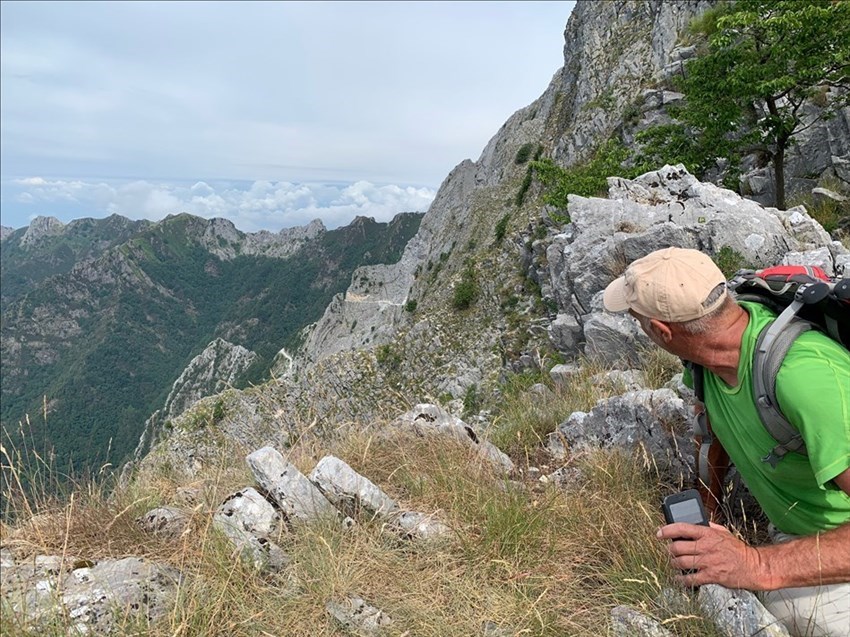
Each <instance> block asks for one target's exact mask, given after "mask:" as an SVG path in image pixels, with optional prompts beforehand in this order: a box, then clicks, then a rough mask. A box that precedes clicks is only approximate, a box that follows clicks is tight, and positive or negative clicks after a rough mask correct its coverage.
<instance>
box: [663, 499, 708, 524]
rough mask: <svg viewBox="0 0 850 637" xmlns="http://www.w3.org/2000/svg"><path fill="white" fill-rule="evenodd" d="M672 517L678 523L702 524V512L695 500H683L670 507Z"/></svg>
mask: <svg viewBox="0 0 850 637" xmlns="http://www.w3.org/2000/svg"><path fill="white" fill-rule="evenodd" d="M670 515H671V516H672V517H673V519H674V520H675V521H676V522H688V523H690V524H702V522H703V518H702V511H700V508H699V502H697V501H696V500H694V499H690V500H682V501H681V502H676V503H675V504H671V505H670Z"/></svg>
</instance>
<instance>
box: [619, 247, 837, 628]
mask: <svg viewBox="0 0 850 637" xmlns="http://www.w3.org/2000/svg"><path fill="white" fill-rule="evenodd" d="M603 302H604V305H605V308H606V309H607V310H608V311H611V312H624V311H627V310H628V312H629V313H630V314H631V315H632V316H633V317H634V318H635V319H637V321H638V322H639V323H640V326H641V328H642V329H643V331H644V332H646V334H647V335H648V336H649V338H650V339H652V341H653V342H655V343H656V344H657V345H659V346H660V347H662V348H663V349H665V350H667V351H668V352H670V353H672V354H675V355H676V356H679V357H681V358H683V359H685V360H689V361H692V362H694V363H696V364H699V365H702V366H703V367H704V368H705V379H704V384H705V404H706V409H707V412H708V415H709V418H710V422H711V426H712V430H713V432H714V435H715V436H716V437H717V438H718V439H719V441H720V442H721V443H722V445H723V447H724V448H725V450H726V451H727V453H728V454H729V456H730V458H731V459H732V461H733V462H734V463H735V465H736V466H737V468H738V471H739V472H740V474H741V476H742V478H743V479H744V481H745V482H746V484H747V486H748V488H749V489H750V491H751V492H752V494H753V496H754V497H755V498H756V499H757V500H758V502H759V504H760V505H761V507H762V508H763V509H764V512H765V514H766V515H767V517H768V518H769V519H770V521H771V524H772V526H773V527H775V529H776V530H777V533H776V536H775V538H774V543H773V544H771V545H766V546H759V547H752V546H748V545H747V544H745V543H744V542H742V541H740V540H739V539H737V538H736V537H735V536H734V535H732V533H730V532H729V531H728V530H727V529H725V528H724V527H722V526H719V525H716V524H713V523H712V524H711V526H710V527H704V526H696V525H692V524H681V523H677V524H669V525H667V526H664V527H662V528H661V529H659V531H658V537H659V538H661V539H663V540H668V541H669V544H668V546H667V550H668V552H669V553H670V556H671V563H672V564H673V566H675V567H676V568H678V569H682V570H683V571H685V570H690V569H693V572H692V573H690V574H683V575H681V576H680V577H679V578H678V579H679V580H680V581H681V582H682V583H683V584H686V585H690V586H699V585H701V584H721V585H723V586H727V587H729V588H743V589H748V590H751V591H761V592H762V593H761V597H762V601H763V602H764V603H765V606H767V608H768V609H769V610H771V612H773V614H774V615H776V616H777V618H779V619H780V620H782V621H783V622H784V623H785V624H786V625H787V626H788V628H789V630H791V632H792V634H795V635H835V636H837V635H841V636H843V637H847V636H848V635H850V354H848V352H847V350H845V349H844V348H843V347H841V346H840V345H839V344H838V343H836V342H834V341H832V340H831V339H829V338H828V337H827V336H825V335H824V334H821V333H820V332H817V331H809V332H806V333H804V334H803V335H802V336H800V337H799V338H798V339H797V341H795V343H794V345H793V346H792V347H791V349H790V350H789V352H788V354H787V356H786V358H785V360H784V362H783V364H782V367H781V368H780V371H779V373H778V376H777V381H776V386H777V400H778V402H779V406H780V408H781V409H782V412H783V413H784V414H785V416H786V417H787V418H788V419H789V420H790V421H791V423H792V424H793V425H794V426H795V427H796V428H797V429H798V430H799V431H800V432H801V433H802V435H803V439H804V441H805V443H806V448H807V451H808V456H804V455H802V454H798V453H789V454H787V455H786V456H785V458H784V459H783V460H782V461H781V462H779V463H778V464H777V465H776V466H775V467H773V466H771V465H770V464H769V463H766V462H763V461H762V460H761V459H762V458H763V457H764V456H766V455H767V454H768V453H769V452H770V450H771V449H772V448H773V446H774V445H775V444H776V443H775V441H774V440H773V438H772V437H771V436H770V434H769V433H768V432H767V430H766V429H765V428H764V426H763V425H762V423H761V420H760V419H759V416H758V412H757V410H756V407H755V403H754V398H753V390H752V357H753V351H754V344H755V342H756V339H757V337H758V334H759V332H760V331H761V330H762V329H764V328H765V327H766V326H767V325H768V324H769V323H770V322H771V321H772V320H773V318H774V315H773V314H772V313H771V312H770V310H768V309H767V308H766V307H764V306H763V305H761V304H758V303H746V302H742V303H740V305H739V304H736V303H735V301H734V300H733V299H732V297H731V296H730V295H729V293H728V292H727V291H726V286H725V277H724V275H723V273H722V272H720V270H719V269H718V268H717V266H716V265H715V264H714V263H713V262H712V261H711V259H710V258H708V257H707V256H706V255H704V254H702V253H700V252H698V251H696V250H685V249H681V248H666V249H664V250H658V251H656V252H653V253H651V254H649V255H647V256H646V257H643V258H642V259H638V260H637V261H635V262H634V263H632V264H631V265H630V266H629V267H628V268H627V270H626V272H625V274H624V275H623V276H622V277H620V278H619V279H617V280H615V281H614V282H612V283H611V284H610V285H609V286H608V287H607V288H606V290H605V293H604V297H603Z"/></svg>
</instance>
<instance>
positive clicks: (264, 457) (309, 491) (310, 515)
mask: <svg viewBox="0 0 850 637" xmlns="http://www.w3.org/2000/svg"><path fill="white" fill-rule="evenodd" d="M246 461H247V462H248V466H249V467H250V469H251V472H252V473H253V474H254V479H255V480H256V481H257V484H259V485H260V487H261V488H262V489H263V490H264V491H265V492H266V493H268V494H269V495H270V496H271V498H272V499H273V500H274V501H275V502H276V503H277V505H278V506H279V507H280V509H281V511H283V513H284V515H286V518H287V520H288V521H290V522H292V523H297V522H312V521H316V520H320V519H322V518H338V517H339V511H337V510H336V509H335V508H334V506H333V505H332V504H331V503H330V502H329V501H328V500H327V498H325V496H324V495H322V492H321V491H319V489H318V488H317V487H316V486H315V485H314V484H313V483H312V482H310V480H308V479H307V477H306V476H305V475H304V474H302V473H301V472H300V471H299V470H298V469H297V468H296V467H295V465H293V464H291V463H289V462H287V461H286V460H284V458H283V456H282V455H280V453H278V452H277V451H276V450H275V449H273V448H272V447H263V448H262V449H258V450H257V451H254V452H253V453H250V454H248V456H247V458H246Z"/></svg>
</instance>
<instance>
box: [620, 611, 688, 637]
mask: <svg viewBox="0 0 850 637" xmlns="http://www.w3.org/2000/svg"><path fill="white" fill-rule="evenodd" d="M611 630H612V632H613V634H614V635H615V637H674V635H673V633H671V632H670V631H669V630H667V629H666V628H664V626H662V625H661V624H660V623H658V622H657V621H656V620H654V619H652V618H650V617H647V616H646V615H644V614H643V613H640V612H638V611H636V610H635V609H634V608H630V607H629V606H615V607H614V608H612V609H611Z"/></svg>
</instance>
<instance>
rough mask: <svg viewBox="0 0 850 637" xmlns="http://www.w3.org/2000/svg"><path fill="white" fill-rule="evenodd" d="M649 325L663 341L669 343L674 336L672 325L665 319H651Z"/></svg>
mask: <svg viewBox="0 0 850 637" xmlns="http://www.w3.org/2000/svg"><path fill="white" fill-rule="evenodd" d="M649 327H650V329H652V331H653V332H654V333H655V335H656V336H657V337H658V339H659V340H660V341H661V342H662V343H669V342H670V340H671V339H672V338H673V331H672V330H671V329H670V326H669V325H668V324H667V323H665V322H664V321H659V320H658V319H649Z"/></svg>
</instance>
